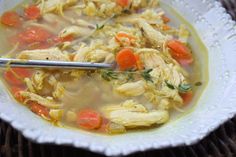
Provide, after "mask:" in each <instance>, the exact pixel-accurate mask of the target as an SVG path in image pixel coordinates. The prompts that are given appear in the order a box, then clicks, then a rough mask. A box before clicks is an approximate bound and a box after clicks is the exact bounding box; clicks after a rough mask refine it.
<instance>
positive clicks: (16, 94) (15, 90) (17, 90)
mask: <svg viewBox="0 0 236 157" xmlns="http://www.w3.org/2000/svg"><path fill="white" fill-rule="evenodd" d="M24 90H25V88H24V87H18V86H13V87H12V88H11V93H12V95H13V96H14V97H15V99H16V100H17V101H19V102H24V100H25V99H24V97H23V96H22V95H21V94H20V92H21V91H24Z"/></svg>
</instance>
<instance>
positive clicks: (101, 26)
mask: <svg viewBox="0 0 236 157" xmlns="http://www.w3.org/2000/svg"><path fill="white" fill-rule="evenodd" d="M104 26H105V24H103V25H99V24H96V30H100V29H103V28H104Z"/></svg>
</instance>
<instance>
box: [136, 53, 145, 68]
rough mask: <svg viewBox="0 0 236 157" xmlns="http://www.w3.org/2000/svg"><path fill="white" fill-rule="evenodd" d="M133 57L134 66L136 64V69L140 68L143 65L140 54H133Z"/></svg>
mask: <svg viewBox="0 0 236 157" xmlns="http://www.w3.org/2000/svg"><path fill="white" fill-rule="evenodd" d="M135 59H136V66H137V69H138V70H142V69H143V68H144V67H143V63H142V61H141V59H140V56H139V55H138V54H135Z"/></svg>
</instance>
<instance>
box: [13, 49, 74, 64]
mask: <svg viewBox="0 0 236 157" xmlns="http://www.w3.org/2000/svg"><path fill="white" fill-rule="evenodd" d="M17 58H19V59H26V60H51V61H70V59H69V57H68V56H67V55H66V54H64V53H63V52H62V51H61V50H60V49H59V48H57V47H54V48H49V49H37V50H25V51H22V52H21V53H20V54H19V55H18V56H17Z"/></svg>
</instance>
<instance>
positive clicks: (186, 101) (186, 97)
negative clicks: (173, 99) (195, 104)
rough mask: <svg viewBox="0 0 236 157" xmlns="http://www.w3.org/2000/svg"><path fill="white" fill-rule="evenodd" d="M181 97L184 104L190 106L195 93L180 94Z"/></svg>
mask: <svg viewBox="0 0 236 157" xmlns="http://www.w3.org/2000/svg"><path fill="white" fill-rule="evenodd" d="M180 96H181V97H182V99H183V101H184V104H185V105H188V104H189V103H190V102H191V101H192V99H193V92H192V91H189V92H187V93H180Z"/></svg>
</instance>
